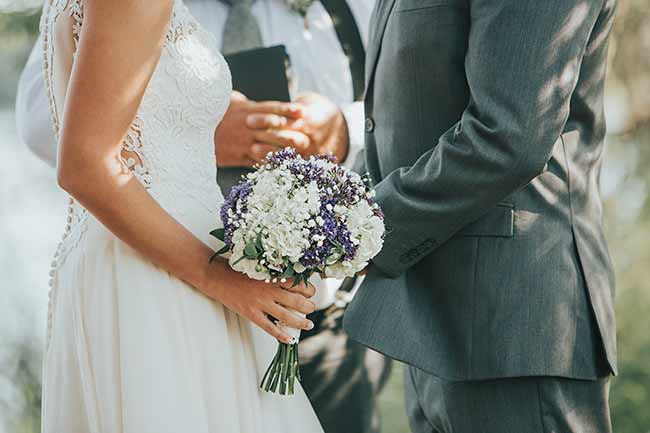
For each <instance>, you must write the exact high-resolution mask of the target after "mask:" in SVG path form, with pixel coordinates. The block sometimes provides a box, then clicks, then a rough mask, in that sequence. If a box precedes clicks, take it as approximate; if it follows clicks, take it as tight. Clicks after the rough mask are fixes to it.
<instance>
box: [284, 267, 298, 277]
mask: <svg viewBox="0 0 650 433" xmlns="http://www.w3.org/2000/svg"><path fill="white" fill-rule="evenodd" d="M295 274H296V271H294V270H293V266H291V265H289V266H287V269H285V270H284V272H283V273H282V275H280V278H291V277H293V276H294V275H295Z"/></svg>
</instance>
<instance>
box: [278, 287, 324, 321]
mask: <svg viewBox="0 0 650 433" xmlns="http://www.w3.org/2000/svg"><path fill="white" fill-rule="evenodd" d="M274 298H275V302H277V303H279V304H280V305H284V306H285V307H287V308H291V309H292V310H295V311H298V312H300V313H303V314H311V313H313V312H314V310H315V309H316V305H315V304H314V303H313V302H311V301H310V300H309V299H307V298H305V297H304V296H303V295H299V294H297V293H291V292H288V291H286V290H284V289H281V288H279V287H278V288H277V291H276V292H275V293H274ZM271 314H272V313H271ZM276 317H277V316H276ZM278 319H279V317H278Z"/></svg>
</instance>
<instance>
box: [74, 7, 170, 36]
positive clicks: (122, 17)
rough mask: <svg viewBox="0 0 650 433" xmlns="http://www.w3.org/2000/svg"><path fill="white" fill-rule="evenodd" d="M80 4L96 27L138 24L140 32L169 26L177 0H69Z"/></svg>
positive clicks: (143, 32)
mask: <svg viewBox="0 0 650 433" xmlns="http://www.w3.org/2000/svg"><path fill="white" fill-rule="evenodd" d="M69 1H70V2H76V3H78V4H80V7H81V9H82V10H83V17H84V21H85V22H86V23H87V24H89V25H92V26H93V28H94V29H101V28H107V29H109V30H112V31H115V30H118V29H122V28H129V27H131V28H135V29H137V31H138V33H141V34H146V33H147V32H150V31H153V32H154V34H155V33H156V30H159V29H160V28H161V27H165V26H167V24H168V23H169V20H170V17H171V15H172V12H173V8H174V3H175V2H176V1H177V0H110V1H106V0H69Z"/></svg>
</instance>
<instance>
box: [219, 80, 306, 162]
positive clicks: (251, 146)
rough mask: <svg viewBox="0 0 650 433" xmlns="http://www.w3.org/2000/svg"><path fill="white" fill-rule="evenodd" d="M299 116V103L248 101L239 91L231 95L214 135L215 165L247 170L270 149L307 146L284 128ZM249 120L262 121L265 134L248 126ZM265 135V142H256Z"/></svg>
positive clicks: (296, 133) (294, 132)
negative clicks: (264, 126) (262, 134)
mask: <svg viewBox="0 0 650 433" xmlns="http://www.w3.org/2000/svg"><path fill="white" fill-rule="evenodd" d="M301 115H302V108H301V107H300V106H299V105H298V104H293V103H287V102H278V101H265V102H254V101H250V100H249V99H248V98H246V96H244V95H243V94H241V93H239V92H233V94H232V97H231V100H230V106H229V107H228V111H226V114H225V115H224V117H223V119H222V121H221V123H220V124H219V126H218V127H217V128H216V130H215V133H214V142H215V151H216V156H217V165H218V166H219V167H250V166H252V165H254V164H255V163H257V162H259V161H260V159H262V158H264V156H266V154H267V153H268V152H269V151H271V150H277V149H278V148H284V147H287V146H289V147H294V148H296V149H301V148H307V147H309V145H310V144H309V141H310V139H309V137H308V136H307V135H306V134H304V133H302V132H300V131H298V130H291V129H284V128H286V127H287V126H289V125H291V124H292V123H293V122H296V121H297V120H298V119H299V118H300V117H301ZM250 118H252V119H254V120H253V123H255V125H257V123H256V122H257V121H256V120H255V119H258V120H259V119H263V121H264V123H265V124H266V125H268V126H267V127H266V131H260V129H259V128H258V127H251V121H250V120H249V119H250ZM260 132H265V133H266V135H265V138H266V139H267V140H266V141H264V142H262V141H260V140H259V139H258V137H259V135H260Z"/></svg>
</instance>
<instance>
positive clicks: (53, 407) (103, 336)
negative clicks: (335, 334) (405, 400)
mask: <svg viewBox="0 0 650 433" xmlns="http://www.w3.org/2000/svg"><path fill="white" fill-rule="evenodd" d="M52 313H53V314H52V329H51V331H52V333H51V339H50V341H49V344H48V347H47V349H46V353H45V365H44V378H43V410H42V426H43V427H42V431H43V432H44V433H166V432H169V433H292V432H295V433H320V432H322V429H321V427H320V425H319V423H318V420H317V418H316V416H315V414H314V412H313V409H312V407H311V405H310V404H309V401H308V400H307V398H306V396H305V394H304V392H303V390H302V388H300V387H297V389H296V394H295V395H293V396H286V397H283V396H279V395H275V394H267V393H265V392H263V391H260V390H259V382H260V380H261V377H262V375H263V373H264V371H265V369H266V367H267V366H268V363H269V362H270V361H271V358H272V357H273V355H274V353H275V350H276V344H277V342H276V341H275V340H274V339H273V338H271V337H269V336H268V335H266V334H264V333H263V332H262V331H261V330H259V329H258V328H256V327H255V326H254V325H252V324H251V323H250V322H248V321H247V320H245V319H242V318H240V317H239V316H238V315H236V314H234V313H232V312H230V311H229V310H227V309H226V308H225V307H223V306H222V305H221V304H218V303H215V302H213V301H210V300H209V299H207V298H206V297H204V296H202V295H201V294H199V293H198V292H196V291H195V290H193V289H192V288H191V287H189V286H188V285H186V284H185V283H183V282H181V281H180V280H178V279H176V278H174V277H172V276H170V275H169V274H168V273H167V272H165V271H163V270H161V269H160V268H157V267H156V266H154V265H152V264H151V263H150V262H148V261H147V260H145V259H144V258H143V257H142V256H140V255H139V254H138V253H136V252H135V251H134V250H133V249H131V248H130V247H128V246H127V245H125V244H124V243H122V242H121V241H120V240H118V239H117V238H115V237H114V236H113V235H112V234H111V233H109V232H108V231H107V230H106V229H104V228H103V227H102V226H101V224H99V223H98V222H97V221H96V220H94V219H93V218H89V221H88V230H87V232H86V233H85V235H84V237H83V239H82V240H81V242H80V243H79V245H77V246H76V248H74V250H73V251H72V252H71V253H70V254H69V255H68V257H66V260H65V262H64V263H63V265H62V266H61V267H60V268H59V270H58V272H57V273H56V275H55V281H54V298H53V305H52Z"/></svg>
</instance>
